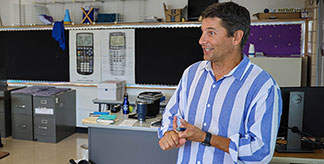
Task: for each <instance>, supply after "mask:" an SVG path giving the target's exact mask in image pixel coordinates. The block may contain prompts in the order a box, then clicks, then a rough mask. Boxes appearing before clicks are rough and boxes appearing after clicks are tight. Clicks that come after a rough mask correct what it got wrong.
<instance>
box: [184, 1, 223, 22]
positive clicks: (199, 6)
mask: <svg viewBox="0 0 324 164" xmlns="http://www.w3.org/2000/svg"><path fill="white" fill-rule="evenodd" d="M217 2H218V0H188V19H189V20H190V21H197V20H198V18H199V16H200V15H201V13H202V12H203V11H204V10H205V9H206V8H207V7H208V6H209V5H211V4H213V3H217Z"/></svg>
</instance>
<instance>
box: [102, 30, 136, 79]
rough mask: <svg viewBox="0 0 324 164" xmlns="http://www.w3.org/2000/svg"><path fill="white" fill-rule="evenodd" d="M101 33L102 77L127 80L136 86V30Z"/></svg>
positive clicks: (104, 31)
mask: <svg viewBox="0 0 324 164" xmlns="http://www.w3.org/2000/svg"><path fill="white" fill-rule="evenodd" d="M100 33H101V39H102V42H101V48H102V51H101V52H102V60H101V62H102V66H101V69H102V70H101V73H102V74H101V77H102V81H105V80H125V81H126V83H127V84H135V30H134V29H118V30H103V31H100Z"/></svg>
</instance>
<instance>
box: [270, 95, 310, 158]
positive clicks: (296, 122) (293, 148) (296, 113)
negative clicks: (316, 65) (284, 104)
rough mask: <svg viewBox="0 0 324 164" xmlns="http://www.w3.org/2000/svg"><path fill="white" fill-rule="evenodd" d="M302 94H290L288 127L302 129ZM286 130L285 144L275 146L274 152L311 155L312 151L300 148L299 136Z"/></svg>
mask: <svg viewBox="0 0 324 164" xmlns="http://www.w3.org/2000/svg"><path fill="white" fill-rule="evenodd" d="M304 97H305V95H304V92H295V91H292V92H290V95H289V112H288V113H289V115H288V127H297V128H298V129H302V127H303V112H304ZM290 129H291V128H289V129H288V133H287V138H286V140H287V144H277V145H276V151H277V152H278V153H313V152H314V151H313V150H310V149H304V148H302V147H301V139H302V137H301V134H298V133H296V132H292V130H290Z"/></svg>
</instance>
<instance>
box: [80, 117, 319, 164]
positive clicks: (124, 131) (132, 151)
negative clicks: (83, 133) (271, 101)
mask: <svg viewBox="0 0 324 164" xmlns="http://www.w3.org/2000/svg"><path fill="white" fill-rule="evenodd" d="M159 118H161V115H158V116H157V118H154V119H147V120H146V122H143V123H142V124H140V122H137V123H135V124H134V126H133V127H127V126H119V123H120V122H121V121H122V120H123V119H124V115H123V114H120V113H118V114H117V119H119V122H116V123H115V124H112V125H100V124H88V123H83V124H84V125H86V126H88V135H89V136H88V142H89V143H88V145H89V160H90V162H92V163H94V164H100V163H110V162H112V163H116V164H119V163H120V164H125V163H132V164H142V163H154V164H155V163H157V164H160V163H161V164H165V163H176V160H177V152H178V149H173V150H168V151H162V150H161V149H160V147H159V145H158V141H159V139H158V137H157V130H158V128H150V122H151V121H154V120H158V119H159ZM271 163H273V164H275V163H280V164H282V163H305V164H309V163H314V164H315V163H316V164H324V151H323V150H320V149H317V150H315V153H277V152H275V153H274V157H273V158H272V160H271Z"/></svg>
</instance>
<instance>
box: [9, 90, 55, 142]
mask: <svg viewBox="0 0 324 164" xmlns="http://www.w3.org/2000/svg"><path fill="white" fill-rule="evenodd" d="M48 88H50V87H44V86H32V87H27V88H23V89H19V90H15V91H13V92H12V93H11V109H12V138H14V139H22V140H34V130H33V128H34V123H33V120H34V119H33V94H35V93H37V92H39V91H42V90H47V89H48Z"/></svg>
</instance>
